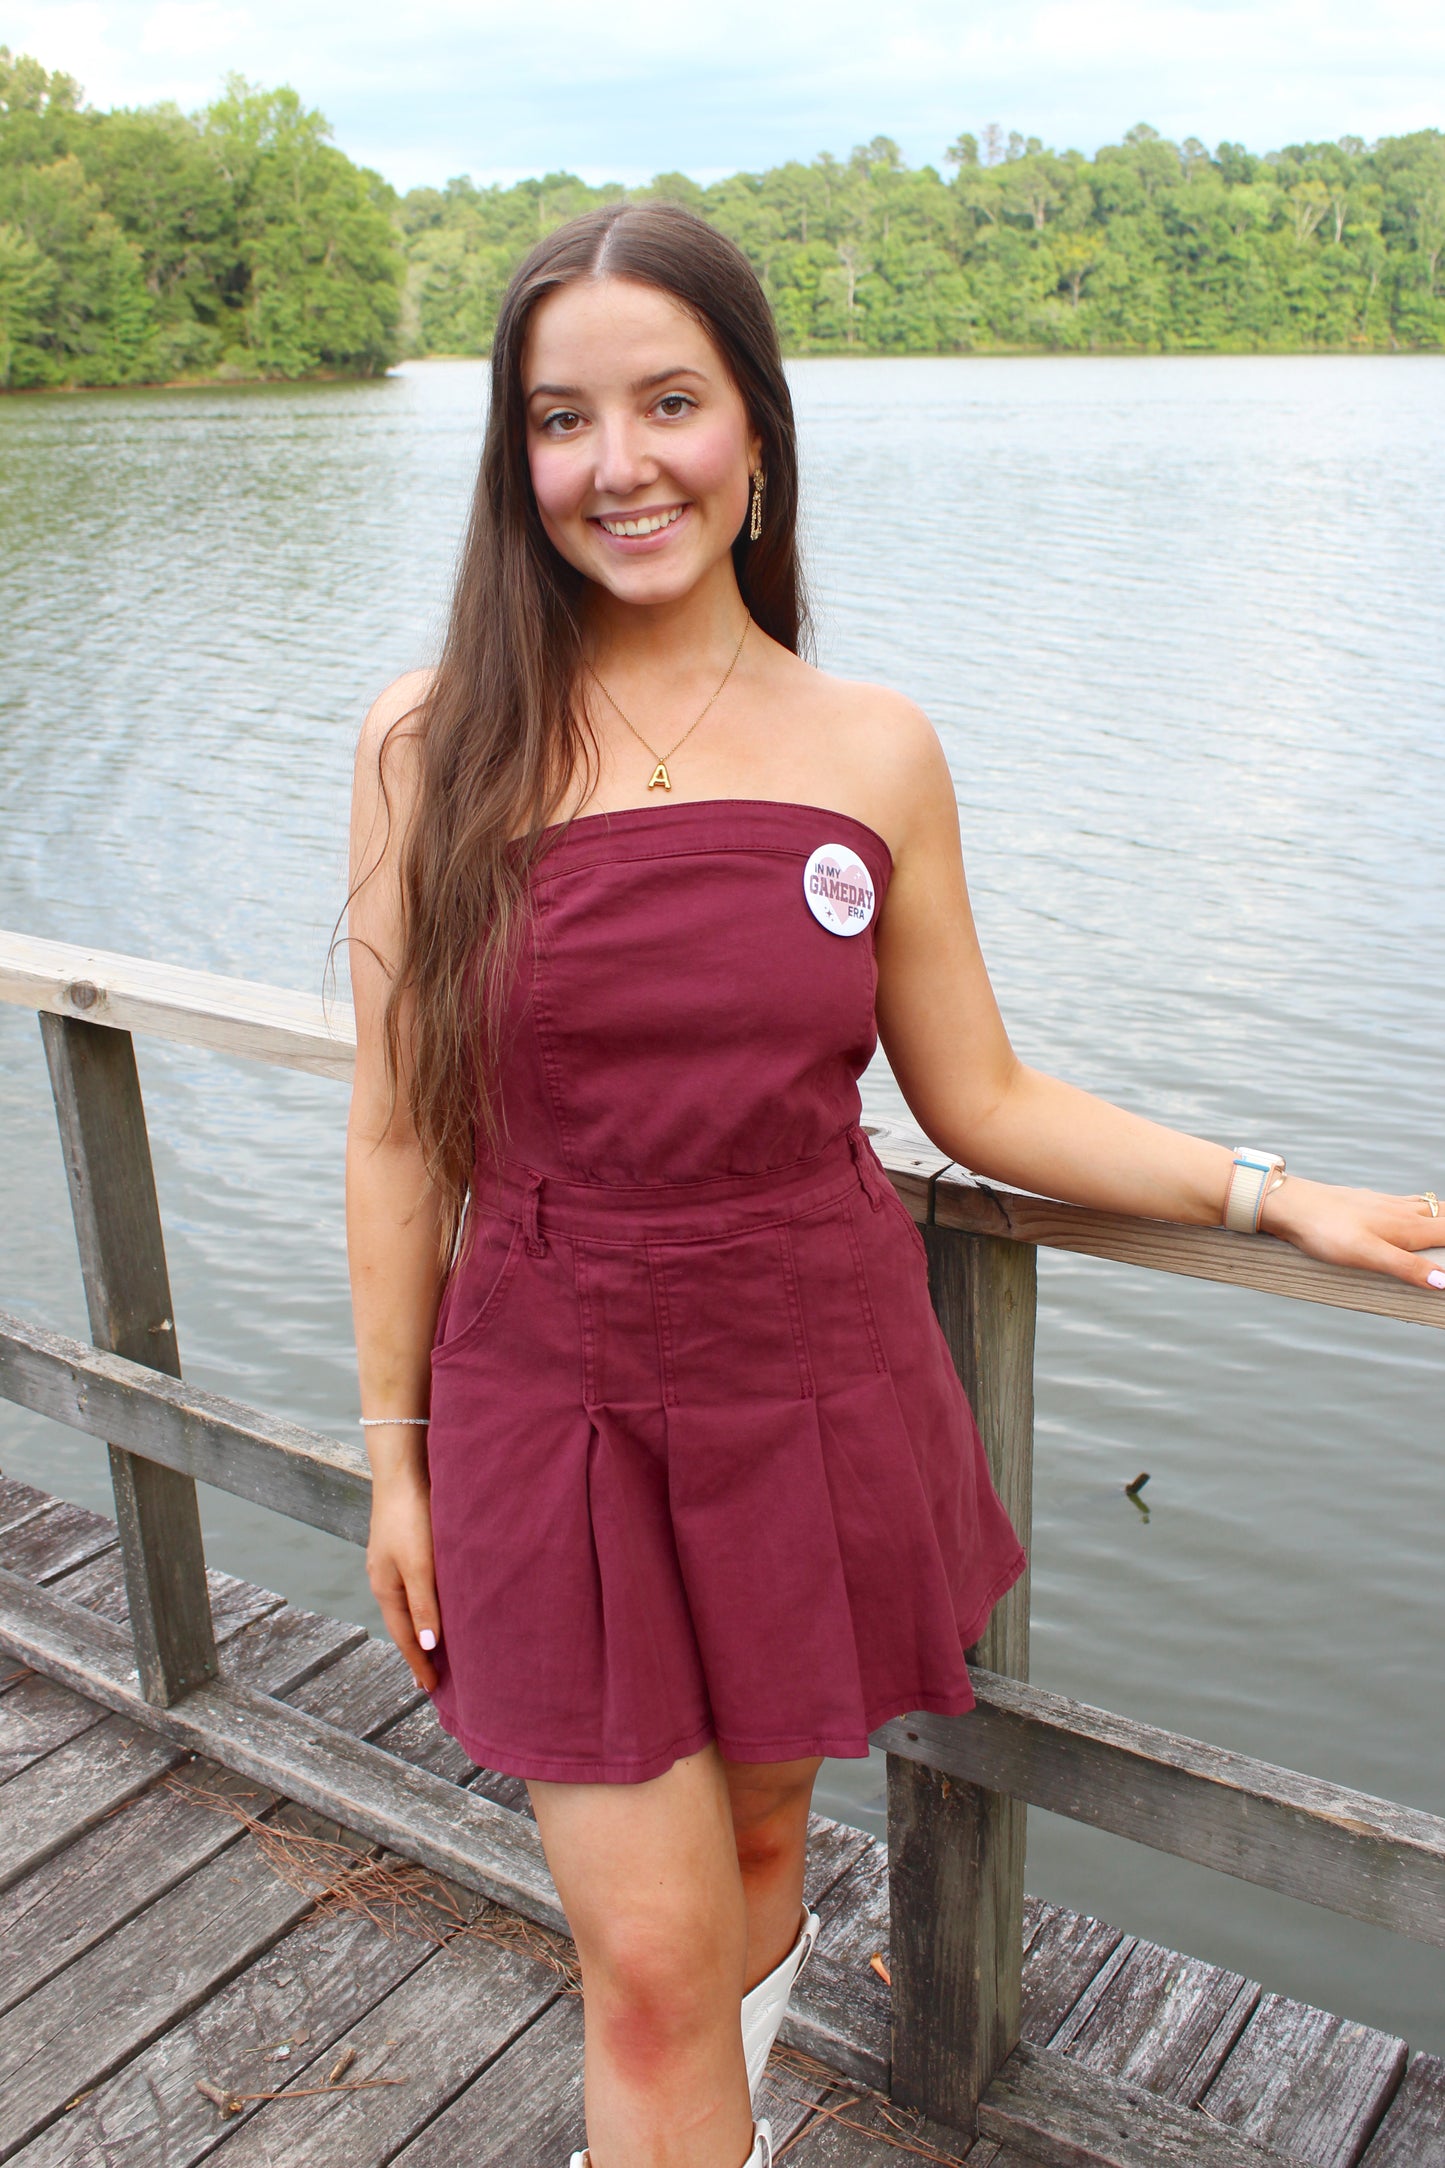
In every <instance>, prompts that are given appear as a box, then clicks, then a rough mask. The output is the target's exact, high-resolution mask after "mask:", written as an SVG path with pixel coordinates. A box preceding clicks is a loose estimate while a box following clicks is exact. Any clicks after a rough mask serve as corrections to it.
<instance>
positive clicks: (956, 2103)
mask: <svg viewBox="0 0 1445 2168" xmlns="http://www.w3.org/2000/svg"><path fill="white" fill-rule="evenodd" d="M923 1233H924V1240H925V1242H926V1243H927V1247H928V1265H929V1283H930V1287H931V1290H932V1294H933V1305H934V1309H935V1310H936V1311H937V1313H938V1318H939V1322H940V1324H941V1325H942V1327H943V1330H944V1334H945V1336H946V1338H947V1340H948V1344H949V1348H950V1350H951V1351H952V1354H953V1360H954V1363H955V1366H956V1367H957V1370H958V1374H959V1376H960V1378H961V1379H962V1381H963V1385H964V1390H965V1391H966V1392H967V1394H968V1397H969V1400H970V1402H971V1404H972V1407H973V1411H974V1415H975V1418H976V1420H977V1422H978V1426H979V1430H980V1432H981V1433H982V1436H983V1442H984V1446H985V1448H986V1450H987V1453H988V1460H989V1467H990V1469H991V1470H992V1473H993V1480H994V1484H995V1487H996V1488H997V1490H998V1493H999V1496H1000V1497H1001V1498H1002V1500H1003V1503H1004V1505H1005V1506H1006V1508H1007V1509H1008V1513H1009V1517H1010V1519H1011V1520H1012V1521H1013V1524H1014V1527H1015V1528H1016V1529H1017V1530H1018V1533H1019V1536H1020V1537H1021V1539H1022V1540H1023V1542H1024V1543H1025V1544H1027V1543H1028V1541H1029V1538H1030V1531H1031V1520H1032V1500H1033V1437H1034V1321H1035V1312H1036V1297H1037V1282H1038V1275H1037V1253H1036V1252H1035V1250H1034V1247H1033V1245H1032V1243H1028V1242H1013V1241H1006V1240H1003V1239H1001V1238H1000V1237H998V1236H995V1235H963V1234H958V1233H955V1232H953V1231H952V1230H951V1229H948V1228H943V1227H926V1228H925V1229H924V1230H923ZM969 1653H970V1655H971V1656H972V1657H973V1658H974V1660H975V1661H976V1662H977V1663H979V1664H981V1665H983V1666H985V1667H986V1668H987V1669H989V1670H991V1671H1002V1672H1007V1673H1010V1674H1011V1675H1012V1676H1013V1677H1015V1678H1026V1677H1027V1676H1028V1668H1029V1598H1028V1577H1027V1575H1025V1577H1024V1579H1023V1580H1022V1581H1020V1582H1019V1583H1018V1584H1017V1585H1016V1586H1015V1587H1014V1588H1013V1589H1011V1590H1010V1592H1009V1594H1008V1595H1007V1596H1005V1597H1004V1599H1003V1601H1002V1602H1001V1603H1000V1604H998V1605H997V1606H996V1608H995V1610H994V1613H993V1617H992V1619H991V1620H990V1621H989V1625H988V1628H987V1630H986V1632H985V1634H984V1637H983V1639H982V1641H981V1642H980V1643H979V1645H978V1648H977V1649H976V1650H971V1651H970V1652H969ZM959 1721H960V1722H961V1723H965V1724H966V1723H967V1722H968V1721H969V1719H968V1718H967V1717H962V1718H960V1719H959ZM1024 1833H1025V1809H1024V1806H1023V1802H1022V1801H1021V1800H1014V1799H1009V1798H1007V1797H1005V1795H1004V1794H1003V1793H1001V1792H991V1791H985V1790H984V1789H983V1787H982V1786H981V1785H976V1784H965V1783H961V1782H959V1781H958V1780H957V1779H956V1778H955V1779H950V1778H948V1777H944V1776H941V1775H939V1774H937V1773H936V1772H935V1771H933V1770H931V1769H928V1768H925V1767H924V1766H923V1765H922V1764H921V1763H918V1762H913V1761H905V1760H903V1759H902V1758H901V1757H900V1756H899V1755H896V1754H890V1755H889V1757H888V1870H889V1901H890V1910H891V1942H890V1949H891V1969H892V1976H893V2080H892V2091H893V2098H894V2099H895V2100H896V2101H898V2102H900V2103H901V2104H902V2105H904V2106H906V2107H911V2108H921V2109H923V2110H924V2111H925V2113H927V2114H928V2115H930V2116H932V2117H933V2118H934V2119H935V2120H936V2121H938V2122H940V2123H945V2124H949V2125H951V2126H953V2127H954V2128H956V2129H959V2130H967V2131H972V2130H973V2129H974V2128H975V2126H976V2118H977V2108H978V2100H979V2095H980V2094H981V2093H982V2092H983V2090H984V2088H985V2087H986V2086H987V2084H988V2082H989V2079H990V2078H991V2077H992V2076H993V2073H994V2072H995V2070H997V2068H998V2067H999V2065H1000V2063H1001V2062H1002V2061H1003V2060H1004V2058H1005V2057H1006V2056H1007V2055H1008V2054H1009V2052H1010V2050H1011V2049H1012V2048H1013V2047H1014V2046H1015V2045H1016V2043H1017V2041H1018V2037H1019V2019H1020V1993H1021V1980H1022V1971H1023V1896H1024Z"/></svg>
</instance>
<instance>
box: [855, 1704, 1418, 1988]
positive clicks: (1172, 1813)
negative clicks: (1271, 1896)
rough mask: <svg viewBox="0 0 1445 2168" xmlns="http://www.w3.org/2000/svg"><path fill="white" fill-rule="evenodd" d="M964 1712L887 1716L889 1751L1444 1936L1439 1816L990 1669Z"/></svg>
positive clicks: (1337, 1907) (1395, 1924)
mask: <svg viewBox="0 0 1445 2168" xmlns="http://www.w3.org/2000/svg"><path fill="white" fill-rule="evenodd" d="M973 1686H974V1691H975V1693H976V1694H977V1696H978V1707H977V1708H976V1709H975V1710H974V1711H973V1712H972V1714H971V1715H969V1716H964V1717H946V1716H928V1715H924V1714H919V1713H916V1714H914V1715H911V1716H906V1717H899V1718H898V1719H896V1721H895V1722H893V1723H891V1724H885V1725H884V1726H883V1727H882V1729H881V1730H880V1731H879V1732H878V1733H877V1734H876V1735H875V1744H877V1745H880V1746H883V1747H886V1749H887V1750H888V1752H889V1753H890V1754H897V1755H904V1756H907V1757H908V1758H909V1759H911V1760H917V1761H920V1762H923V1763H924V1764H926V1765H927V1766H929V1767H931V1768H934V1769H939V1770H942V1771H943V1772H944V1773H945V1774H946V1775H948V1776H954V1777H961V1778H964V1779H965V1780H966V1781H968V1782H971V1783H975V1784H984V1785H987V1786H988V1787H989V1788H990V1789H992V1790H996V1791H1002V1792H1009V1793H1012V1794H1013V1795H1015V1796H1017V1797H1019V1798H1023V1799H1027V1800H1028V1801H1029V1802H1030V1804H1031V1805H1033V1806H1039V1807H1048V1808H1049V1809H1051V1811H1052V1812H1054V1813H1055V1814H1067V1815H1069V1816H1071V1817H1072V1818H1073V1820H1075V1821H1080V1822H1087V1823H1089V1824H1090V1825H1091V1826H1092V1827H1093V1828H1096V1829H1109V1830H1112V1831H1114V1833H1115V1834H1116V1835H1118V1836H1121V1837H1130V1838H1132V1839H1133V1840H1134V1841H1135V1843H1138V1844H1147V1845H1150V1846H1152V1847H1153V1848H1154V1849H1155V1850H1156V1851H1161V1852H1171V1853H1173V1854H1175V1855H1176V1856H1177V1857H1178V1858H1180V1859H1192V1860H1195V1861H1197V1862H1198V1864H1199V1865H1200V1866H1204V1867H1213V1868H1216V1869H1218V1871H1219V1872H1221V1873H1223V1874H1231V1875H1235V1876H1237V1877H1239V1878H1240V1879H1241V1880H1243V1881H1246V1882H1258V1883H1261V1884H1262V1885H1263V1886H1264V1887H1265V1888H1266V1889H1277V1890H1282V1891H1283V1892H1284V1893H1285V1895H1286V1896H1290V1897H1301V1898H1303V1899H1304V1900H1305V1901H1306V1902H1307V1903H1310V1904H1317V1905H1326V1906H1328V1907H1329V1908H1330V1909H1331V1910H1332V1911H1335V1912H1343V1913H1347V1914H1348V1915H1349V1916H1350V1917H1351V1918H1354V1919H1359V1920H1368V1921H1369V1922H1371V1923H1372V1924H1373V1925H1375V1926H1378V1927H1389V1928H1391V1929H1393V1930H1394V1932H1395V1933H1397V1934H1402V1935H1409V1936H1411V1937H1412V1938H1413V1939H1414V1940H1416V1941H1420V1942H1432V1943H1435V1944H1437V1945H1445V1819H1442V1818H1441V1817H1440V1816H1438V1815H1433V1814H1423V1813H1421V1812H1420V1811H1419V1810H1418V1809H1416V1808H1413V1807H1402V1806H1397V1805H1395V1804H1394V1803H1393V1802H1392V1801H1390V1800H1387V1799H1372V1798H1370V1797H1369V1796H1368V1795H1367V1794H1366V1793H1364V1792H1352V1791H1348V1790H1346V1789H1345V1788H1344V1787H1343V1786H1342V1785H1334V1784H1327V1783H1325V1782H1324V1780H1323V1779H1322V1778H1319V1777H1310V1776H1303V1775H1300V1774H1298V1773H1297V1772H1296V1771H1294V1770H1291V1769H1277V1768H1275V1767H1274V1766H1273V1765H1272V1764H1271V1763H1268V1762H1260V1761H1255V1760H1254V1759H1253V1758H1252V1757H1251V1756H1250V1755H1247V1754H1234V1753H1231V1752H1230V1751H1229V1749H1228V1748H1226V1747H1218V1746H1209V1745H1207V1744H1205V1743H1204V1742H1203V1741H1202V1740H1198V1739H1187V1738H1184V1737H1182V1736H1181V1735H1180V1734H1178V1733H1176V1732H1169V1731H1161V1730H1159V1729H1158V1728H1157V1727H1156V1726H1154V1725H1152V1724H1137V1723H1135V1722H1133V1721H1132V1720H1131V1719H1130V1718H1128V1717H1123V1716H1116V1715H1113V1714H1111V1713H1110V1712H1109V1711H1107V1710H1104V1709H1094V1708H1090V1707H1089V1706H1088V1705H1087V1704H1086V1703H1084V1702H1079V1701H1069V1700H1067V1699H1066V1698H1065V1697H1064V1696H1063V1695H1061V1694H1049V1693H1045V1692H1044V1691H1043V1689H1042V1688H1040V1687H1036V1686H1030V1685H1026V1684H1025V1683H1023V1682H1022V1681H1019V1680H1014V1679H1005V1678H1000V1677H999V1676H998V1674H997V1673H994V1672H986V1671H978V1672H975V1673H974V1674H973Z"/></svg>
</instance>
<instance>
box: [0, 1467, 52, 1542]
mask: <svg viewBox="0 0 1445 2168" xmlns="http://www.w3.org/2000/svg"><path fill="white" fill-rule="evenodd" d="M52 1503H53V1501H52V1499H51V1497H50V1495H49V1493H48V1492H47V1491H43V1490H37V1489H36V1488H35V1486H34V1484H33V1483H22V1482H21V1481H20V1479H19V1478H18V1476H13V1475H0V1535H4V1533H5V1531H6V1530H7V1529H8V1528H14V1527H15V1526H16V1525H17V1523H18V1522H20V1521H28V1520H30V1519H32V1518H33V1517H34V1515H35V1514H37V1513H42V1512H44V1510H45V1508H46V1506H48V1505H50V1504H52Z"/></svg>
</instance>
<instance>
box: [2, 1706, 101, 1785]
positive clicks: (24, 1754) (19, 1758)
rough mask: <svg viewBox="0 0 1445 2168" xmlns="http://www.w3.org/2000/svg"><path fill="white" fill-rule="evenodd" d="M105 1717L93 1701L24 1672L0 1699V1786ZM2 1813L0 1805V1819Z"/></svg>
mask: <svg viewBox="0 0 1445 2168" xmlns="http://www.w3.org/2000/svg"><path fill="white" fill-rule="evenodd" d="M104 1715H105V1711H104V1710H103V1709H98V1708H97V1707H96V1705H95V1703H94V1702H93V1701H86V1700H84V1699H83V1698H82V1697H81V1695H79V1694H73V1693H72V1692H71V1691H70V1689H69V1687H66V1686H57V1685H56V1683H55V1681H54V1680H53V1679H46V1678H42V1677H41V1675H40V1673H39V1672H38V1671H27V1672H25V1673H23V1674H22V1675H21V1677H20V1678H18V1679H17V1680H16V1682H15V1684H14V1685H13V1686H12V1687H10V1689H9V1690H8V1692H6V1693H5V1694H3V1695H0V1784H5V1783H8V1782H9V1780H10V1778H11V1777H14V1776H18V1775H19V1774H20V1771H21V1770H22V1769H28V1768H29V1767H30V1764H31V1763H32V1762H37V1761H39V1760H41V1758H42V1757H43V1756H44V1755H46V1754H53V1753H54V1751H55V1749H56V1748H57V1747H58V1746H64V1745H65V1743H66V1741H67V1740H68V1739H75V1738H78V1737H79V1736H80V1734H81V1732H83V1731H89V1730H90V1729H91V1728H92V1726H93V1725H96V1724H98V1723H100V1722H101V1720H102V1719H103V1717H104ZM4 1812H5V1809H4V1806H3V1805H0V1817H3V1815H4Z"/></svg>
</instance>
